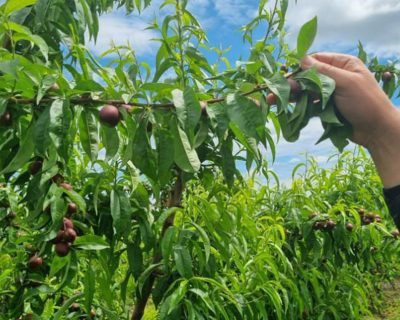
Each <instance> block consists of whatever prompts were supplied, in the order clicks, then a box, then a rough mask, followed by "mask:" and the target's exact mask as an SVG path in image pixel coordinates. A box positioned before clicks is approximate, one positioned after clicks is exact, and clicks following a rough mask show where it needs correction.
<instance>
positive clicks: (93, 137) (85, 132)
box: [79, 109, 99, 162]
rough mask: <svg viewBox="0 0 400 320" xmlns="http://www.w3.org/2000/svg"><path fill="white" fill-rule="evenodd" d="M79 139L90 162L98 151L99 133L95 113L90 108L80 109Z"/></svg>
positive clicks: (95, 158)
mask: <svg viewBox="0 0 400 320" xmlns="http://www.w3.org/2000/svg"><path fill="white" fill-rule="evenodd" d="M79 139H80V142H81V145H82V148H83V150H84V151H85V152H86V154H87V155H88V156H89V158H90V160H91V161H92V162H95V161H96V160H97V156H98V153H99V135H98V129H97V121H96V118H95V115H94V114H93V112H91V111H90V110H86V109H84V110H82V112H81V115H80V118H79Z"/></svg>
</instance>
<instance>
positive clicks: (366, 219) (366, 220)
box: [358, 209, 382, 225]
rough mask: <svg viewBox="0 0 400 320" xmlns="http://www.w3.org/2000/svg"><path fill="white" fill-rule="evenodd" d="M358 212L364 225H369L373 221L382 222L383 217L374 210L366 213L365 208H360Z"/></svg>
mask: <svg viewBox="0 0 400 320" xmlns="http://www.w3.org/2000/svg"><path fill="white" fill-rule="evenodd" d="M358 214H359V215H360V217H361V222H362V224H363V225H369V224H371V223H373V222H382V218H381V216H380V215H379V214H376V213H373V212H368V213H366V212H365V210H364V209H359V210H358Z"/></svg>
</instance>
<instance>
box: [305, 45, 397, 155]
mask: <svg viewBox="0 0 400 320" xmlns="http://www.w3.org/2000/svg"><path fill="white" fill-rule="evenodd" d="M301 66H302V68H303V69H309V68H311V67H315V68H316V69H317V71H318V72H320V73H322V74H325V75H327V76H328V77H331V78H332V79H334V80H335V81H336V91H335V96H334V97H335V102H336V106H337V108H338V109H339V111H340V113H341V114H342V115H343V116H344V117H345V118H346V120H347V121H349V122H350V123H351V124H352V126H353V129H354V135H353V137H352V140H353V141H354V142H355V143H357V144H360V145H363V146H365V147H367V148H369V147H370V146H372V145H373V144H374V139H376V138H377V137H378V136H379V135H381V134H382V133H384V132H385V131H386V129H387V126H388V122H391V121H392V120H393V115H394V114H395V113H397V112H396V111H397V110H396V109H395V108H394V107H393V105H392V103H391V101H390V100H389V98H388V97H387V96H386V94H385V93H384V92H383V90H382V89H381V88H380V86H379V84H378V83H377V81H376V80H375V78H374V76H373V74H372V73H371V72H370V71H369V70H368V69H367V67H366V66H365V65H364V63H363V62H362V61H361V60H360V59H358V58H356V57H354V56H351V55H346V54H337V53H317V54H313V55H312V56H307V57H305V58H303V60H302V61H301Z"/></svg>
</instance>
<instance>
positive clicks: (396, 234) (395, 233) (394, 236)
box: [392, 230, 400, 239]
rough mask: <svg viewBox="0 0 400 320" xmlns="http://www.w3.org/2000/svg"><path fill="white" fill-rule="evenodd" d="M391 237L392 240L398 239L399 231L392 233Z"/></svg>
mask: <svg viewBox="0 0 400 320" xmlns="http://www.w3.org/2000/svg"><path fill="white" fill-rule="evenodd" d="M392 236H393V238H395V239H397V238H398V237H400V231H399V230H394V231H392Z"/></svg>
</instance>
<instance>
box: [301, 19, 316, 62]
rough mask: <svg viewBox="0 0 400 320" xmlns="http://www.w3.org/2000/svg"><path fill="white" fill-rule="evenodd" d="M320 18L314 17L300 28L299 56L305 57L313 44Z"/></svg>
mask: <svg viewBox="0 0 400 320" xmlns="http://www.w3.org/2000/svg"><path fill="white" fill-rule="evenodd" d="M317 27H318V18H317V17H314V18H313V19H311V20H310V21H308V22H306V23H305V24H304V25H303V26H302V27H301V29H300V33H299V35H298V37H297V57H298V58H299V59H300V58H302V57H304V56H305V55H306V54H307V52H308V50H309V49H310V47H311V46H312V44H313V42H314V39H315V36H316V35H317Z"/></svg>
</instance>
